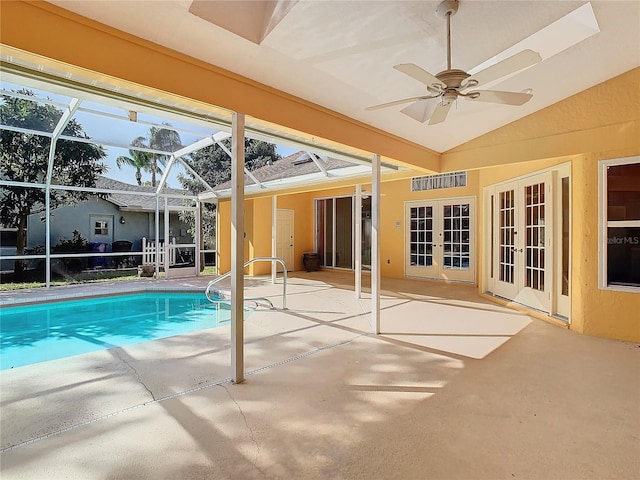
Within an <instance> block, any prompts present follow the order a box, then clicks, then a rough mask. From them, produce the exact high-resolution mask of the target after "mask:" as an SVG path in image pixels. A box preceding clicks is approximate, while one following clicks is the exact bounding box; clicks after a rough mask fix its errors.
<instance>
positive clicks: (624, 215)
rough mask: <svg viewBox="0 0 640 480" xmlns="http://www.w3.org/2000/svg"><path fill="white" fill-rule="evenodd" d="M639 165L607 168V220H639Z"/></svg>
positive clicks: (630, 164) (632, 164)
mask: <svg viewBox="0 0 640 480" xmlns="http://www.w3.org/2000/svg"><path fill="white" fill-rule="evenodd" d="M638 185H640V163H629V164H626V165H612V166H610V167H607V220H608V221H609V222H611V221H631V220H640V188H639V187H638Z"/></svg>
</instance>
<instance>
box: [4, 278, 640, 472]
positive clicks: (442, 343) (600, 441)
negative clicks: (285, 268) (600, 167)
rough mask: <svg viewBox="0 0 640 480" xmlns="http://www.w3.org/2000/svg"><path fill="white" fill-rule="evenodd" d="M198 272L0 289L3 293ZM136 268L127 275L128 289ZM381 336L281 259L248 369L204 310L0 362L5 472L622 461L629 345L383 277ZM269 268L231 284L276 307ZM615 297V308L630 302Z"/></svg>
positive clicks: (514, 467)
mask: <svg viewBox="0 0 640 480" xmlns="http://www.w3.org/2000/svg"><path fill="white" fill-rule="evenodd" d="M208 280H209V279H206V278H201V279H192V280H161V281H157V282H156V281H153V280H142V281H136V282H122V281H120V282H112V283H106V284H90V285H77V286H70V287H55V288H52V289H50V290H49V291H44V290H38V291H22V292H15V293H10V294H6V292H4V293H3V294H2V295H0V302H2V303H3V304H5V305H6V304H8V303H13V302H15V301H16V300H18V301H19V302H25V301H35V300H37V299H42V298H43V297H47V298H50V299H61V298H69V297H73V298H77V297H78V296H80V295H96V294H112V293H116V292H118V291H119V292H122V291H132V290H135V291H139V290H143V289H160V290H165V289H187V290H203V289H204V286H205V285H206V283H207V281H208ZM143 286H144V288H143ZM382 288H383V297H382V299H381V307H382V313H381V326H382V332H383V333H382V334H381V335H373V334H371V333H370V332H371V326H370V305H371V300H370V298H368V297H369V296H368V294H366V293H365V295H364V298H361V299H357V298H356V297H355V295H354V292H353V275H352V274H347V273H340V272H312V273H299V274H295V275H293V276H292V277H290V279H289V283H288V285H287V291H288V296H287V306H288V307H289V308H288V310H280V309H277V310H267V309H261V308H260V309H257V310H256V311H254V312H252V313H251V314H250V315H249V316H248V317H247V319H246V320H245V347H244V348H245V368H246V373H247V375H246V382H245V383H242V384H233V383H231V381H230V375H231V368H230V356H231V354H230V331H229V330H230V329H229V327H219V328H215V329H210V330H206V331H203V332H196V333H191V334H187V335H181V336H176V337H171V338H166V339H163V340H156V341H153V342H146V343H141V344H136V345H130V346H126V347H121V348H113V349H110V350H105V351H101V352H95V353H90V354H86V355H81V356H77V357H73V358H68V359H60V360H54V361H50V362H44V363H41V364H35V365H31V366H27V367H20V368H16V369H12V370H5V371H2V372H1V373H0V405H1V407H2V408H1V411H0V422H1V423H0V425H1V431H0V439H1V448H2V453H1V454H0V476H1V478H2V479H3V480H6V479H58V478H73V479H116V478H117V479H120V478H122V479H138V478H140V479H143V478H153V479H159V478H167V479H190V478H192V479H205V478H206V479H208V478H225V479H254V478H255V479H263V478H270V479H280V478H282V479H396V478H397V479H403V480H404V479H424V478H430V479H432V478H433V479H438V478H442V479H497V478H521V479H522V478H529V479H590V478H594V479H603V478H607V479H609V478H611V479H613V478H615V479H633V478H640V375H639V373H638V372H640V348H639V346H638V345H637V344H632V343H627V342H619V341H612V340H606V339H601V338H593V337H588V336H583V335H579V334H576V333H573V332H571V331H569V330H566V329H562V328H559V327H556V326H554V325H550V324H548V323H546V322H543V321H541V320H538V319H535V318H532V317H530V316H527V315H525V314H523V313H520V312H518V311H515V310H512V309H508V308H505V307H503V306H500V305H496V304H494V303H491V302H489V301H487V300H486V299H484V298H483V297H481V296H479V295H478V294H477V291H476V288H475V287H472V286H465V285H455V286H451V285H445V284H440V283H435V282H423V281H409V280H392V279H383V281H382ZM281 294H282V285H281V284H280V283H278V284H276V285H272V284H270V283H269V282H268V281H265V280H264V279H254V280H253V281H252V282H250V285H248V287H247V290H246V295H247V296H251V297H258V296H265V297H268V298H269V299H271V301H272V302H273V303H274V305H275V306H276V307H279V306H280V305H281ZM630 314H631V313H630Z"/></svg>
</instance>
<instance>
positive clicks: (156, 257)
mask: <svg viewBox="0 0 640 480" xmlns="http://www.w3.org/2000/svg"><path fill="white" fill-rule="evenodd" d="M153 235H154V237H155V242H156V246H155V250H154V252H155V254H154V256H153V260H154V262H155V270H156V280H158V279H159V278H160V197H159V196H158V193H157V192H156V212H155V219H154V226H153Z"/></svg>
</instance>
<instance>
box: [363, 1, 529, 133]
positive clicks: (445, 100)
mask: <svg viewBox="0 0 640 480" xmlns="http://www.w3.org/2000/svg"><path fill="white" fill-rule="evenodd" d="M458 6H459V4H458V0H444V1H443V2H441V3H440V4H439V5H438V8H437V9H436V14H438V15H439V16H441V17H443V18H444V19H446V21H447V69H446V70H443V71H442V72H440V73H437V74H436V75H432V74H431V73H429V72H427V71H426V70H424V69H422V68H421V67H419V66H418V65H416V64H414V63H401V64H399V65H394V67H393V68H394V69H396V70H398V71H399V72H402V73H404V74H405V75H408V76H409V77H411V78H413V79H414V80H417V81H418V82H420V83H422V84H423V85H424V86H425V88H426V90H427V95H421V96H415V97H410V98H404V99H402V100H395V101H393V102H388V103H383V104H380V105H374V106H371V107H367V109H366V110H369V111H373V110H379V109H383V108H388V107H393V106H396V105H404V104H407V103H414V102H426V101H429V100H432V99H438V104H437V105H436V107H435V109H434V110H433V113H432V114H431V116H430V117H426V116H425V115H424V114H423V113H415V114H414V113H413V112H421V111H424V109H420V108H417V109H408V108H405V109H403V110H402V112H403V113H405V114H406V115H408V116H410V117H411V118H414V119H415V120H418V121H419V122H425V121H427V119H428V120H429V125H435V124H437V123H441V122H444V121H445V119H446V118H447V114H448V113H449V109H450V108H451V105H452V104H453V103H454V102H455V101H456V100H457V99H458V97H463V98H466V99H467V100H475V101H480V102H488V103H498V104H502V105H514V106H520V105H524V104H525V103H526V102H528V101H529V100H531V98H532V97H533V95H532V94H531V91H530V90H529V91H524V92H502V91H498V90H469V89H473V88H476V87H478V86H480V85H484V84H487V83H490V82H493V81H495V80H498V79H500V78H503V77H505V76H507V75H510V74H512V73H515V72H518V71H520V70H523V69H525V68H528V67H530V66H532V65H535V64H536V63H538V62H540V61H541V60H542V57H541V56H540V54H539V53H537V52H534V51H533V50H523V51H522V52H519V53H516V54H515V55H512V56H511V57H508V58H506V59H504V60H502V61H500V62H498V63H496V64H494V65H491V66H489V67H487V68H485V69H484V70H482V71H480V72H478V73H476V74H474V75H470V74H468V73H467V72H465V71H464V70H460V69H457V68H451V17H452V16H453V15H455V14H456V12H457V11H458Z"/></svg>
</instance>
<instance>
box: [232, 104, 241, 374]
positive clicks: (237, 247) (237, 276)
mask: <svg viewBox="0 0 640 480" xmlns="http://www.w3.org/2000/svg"><path fill="white" fill-rule="evenodd" d="M231 122H232V123H231V370H232V372H231V373H232V375H231V378H233V382H234V383H242V382H244V310H243V306H244V266H243V265H244V114H243V113H237V112H234V113H233V116H232V120H231Z"/></svg>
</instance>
